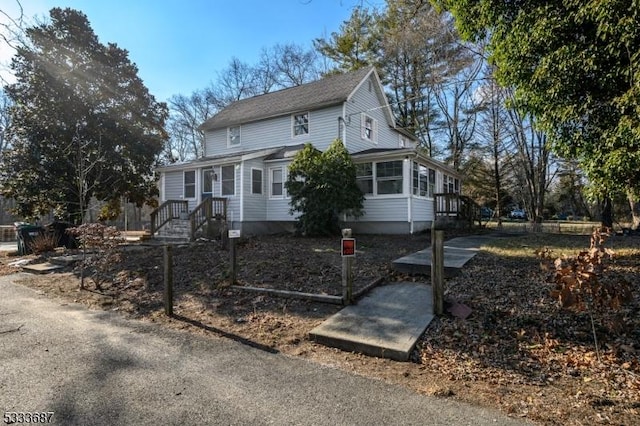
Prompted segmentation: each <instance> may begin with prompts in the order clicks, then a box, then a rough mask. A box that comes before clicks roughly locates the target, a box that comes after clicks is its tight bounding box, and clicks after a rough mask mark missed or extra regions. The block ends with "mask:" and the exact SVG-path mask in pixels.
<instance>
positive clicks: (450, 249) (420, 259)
mask: <svg viewBox="0 0 640 426" xmlns="http://www.w3.org/2000/svg"><path fill="white" fill-rule="evenodd" d="M496 238H498V235H469V236H466V237H457V238H452V239H451V240H448V241H445V242H444V272H445V276H447V277H451V276H454V275H455V274H457V273H458V272H460V269H462V267H463V266H464V265H465V264H466V263H467V262H468V261H470V260H471V259H472V258H473V257H474V256H475V255H476V253H477V252H478V251H480V247H482V246H483V245H484V244H486V243H487V242H489V241H491V240H494V239H496ZM392 266H393V269H395V270H396V271H399V272H403V273H405V274H423V275H430V274H431V247H428V248H426V249H424V250H420V251H419V252H417V253H413V254H410V255H408V256H404V257H401V258H400V259H397V260H394V261H393V264H392Z"/></svg>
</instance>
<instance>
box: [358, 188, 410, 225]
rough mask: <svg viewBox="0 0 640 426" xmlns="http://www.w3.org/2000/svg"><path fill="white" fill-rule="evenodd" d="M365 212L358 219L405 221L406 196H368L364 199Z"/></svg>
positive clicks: (406, 218)
mask: <svg viewBox="0 0 640 426" xmlns="http://www.w3.org/2000/svg"><path fill="white" fill-rule="evenodd" d="M363 207H364V211H365V214H364V215H363V216H361V217H360V218H359V219H358V220H360V221H385V222H394V221H399V222H406V221H407V220H408V218H409V217H408V214H407V197H405V196H403V195H399V196H398V197H384V198H382V197H370V198H367V199H365V200H364V205H363Z"/></svg>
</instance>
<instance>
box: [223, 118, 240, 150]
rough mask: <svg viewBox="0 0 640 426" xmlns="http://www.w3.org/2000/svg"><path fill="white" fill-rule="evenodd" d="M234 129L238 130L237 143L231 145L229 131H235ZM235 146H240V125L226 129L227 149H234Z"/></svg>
mask: <svg viewBox="0 0 640 426" xmlns="http://www.w3.org/2000/svg"><path fill="white" fill-rule="evenodd" d="M236 127H237V128H238V143H236V144H231V129H235V128H236ZM237 146H242V125H240V124H238V125H237V126H229V127H227V148H235V147H237Z"/></svg>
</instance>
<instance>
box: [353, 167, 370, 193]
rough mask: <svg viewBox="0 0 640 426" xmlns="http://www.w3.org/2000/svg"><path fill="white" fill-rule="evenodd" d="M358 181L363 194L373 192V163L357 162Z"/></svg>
mask: <svg viewBox="0 0 640 426" xmlns="http://www.w3.org/2000/svg"><path fill="white" fill-rule="evenodd" d="M356 183H357V184H358V188H360V190H361V191H362V193H363V194H373V164H372V163H360V164H356Z"/></svg>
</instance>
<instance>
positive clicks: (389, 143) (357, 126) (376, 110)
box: [346, 77, 398, 152]
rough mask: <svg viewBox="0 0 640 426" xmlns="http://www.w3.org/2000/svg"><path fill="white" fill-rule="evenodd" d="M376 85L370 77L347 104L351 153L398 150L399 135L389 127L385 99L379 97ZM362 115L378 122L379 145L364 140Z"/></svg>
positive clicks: (348, 140) (348, 141)
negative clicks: (367, 150)
mask: <svg viewBox="0 0 640 426" xmlns="http://www.w3.org/2000/svg"><path fill="white" fill-rule="evenodd" d="M369 83H371V85H370V84H369ZM376 84H377V83H376V82H375V79H374V78H371V77H370V78H369V79H368V80H367V81H365V82H363V83H362V84H361V85H360V87H359V88H358V90H357V91H356V93H354V95H353V97H352V100H351V101H349V102H347V103H346V120H347V126H346V129H347V131H346V145H347V149H348V150H349V152H358V151H364V150H365V149H371V148H398V133H397V132H396V131H395V130H393V129H391V128H390V127H389V124H390V123H389V122H388V121H387V115H386V113H385V108H381V106H382V105H384V101H385V99H381V98H380V97H379V96H378V92H377V90H376V87H375V86H376ZM369 87H371V90H369ZM362 113H365V114H367V115H369V116H370V117H373V118H374V119H375V120H376V121H377V143H373V142H371V141H369V140H366V139H362V133H361V124H362Z"/></svg>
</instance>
